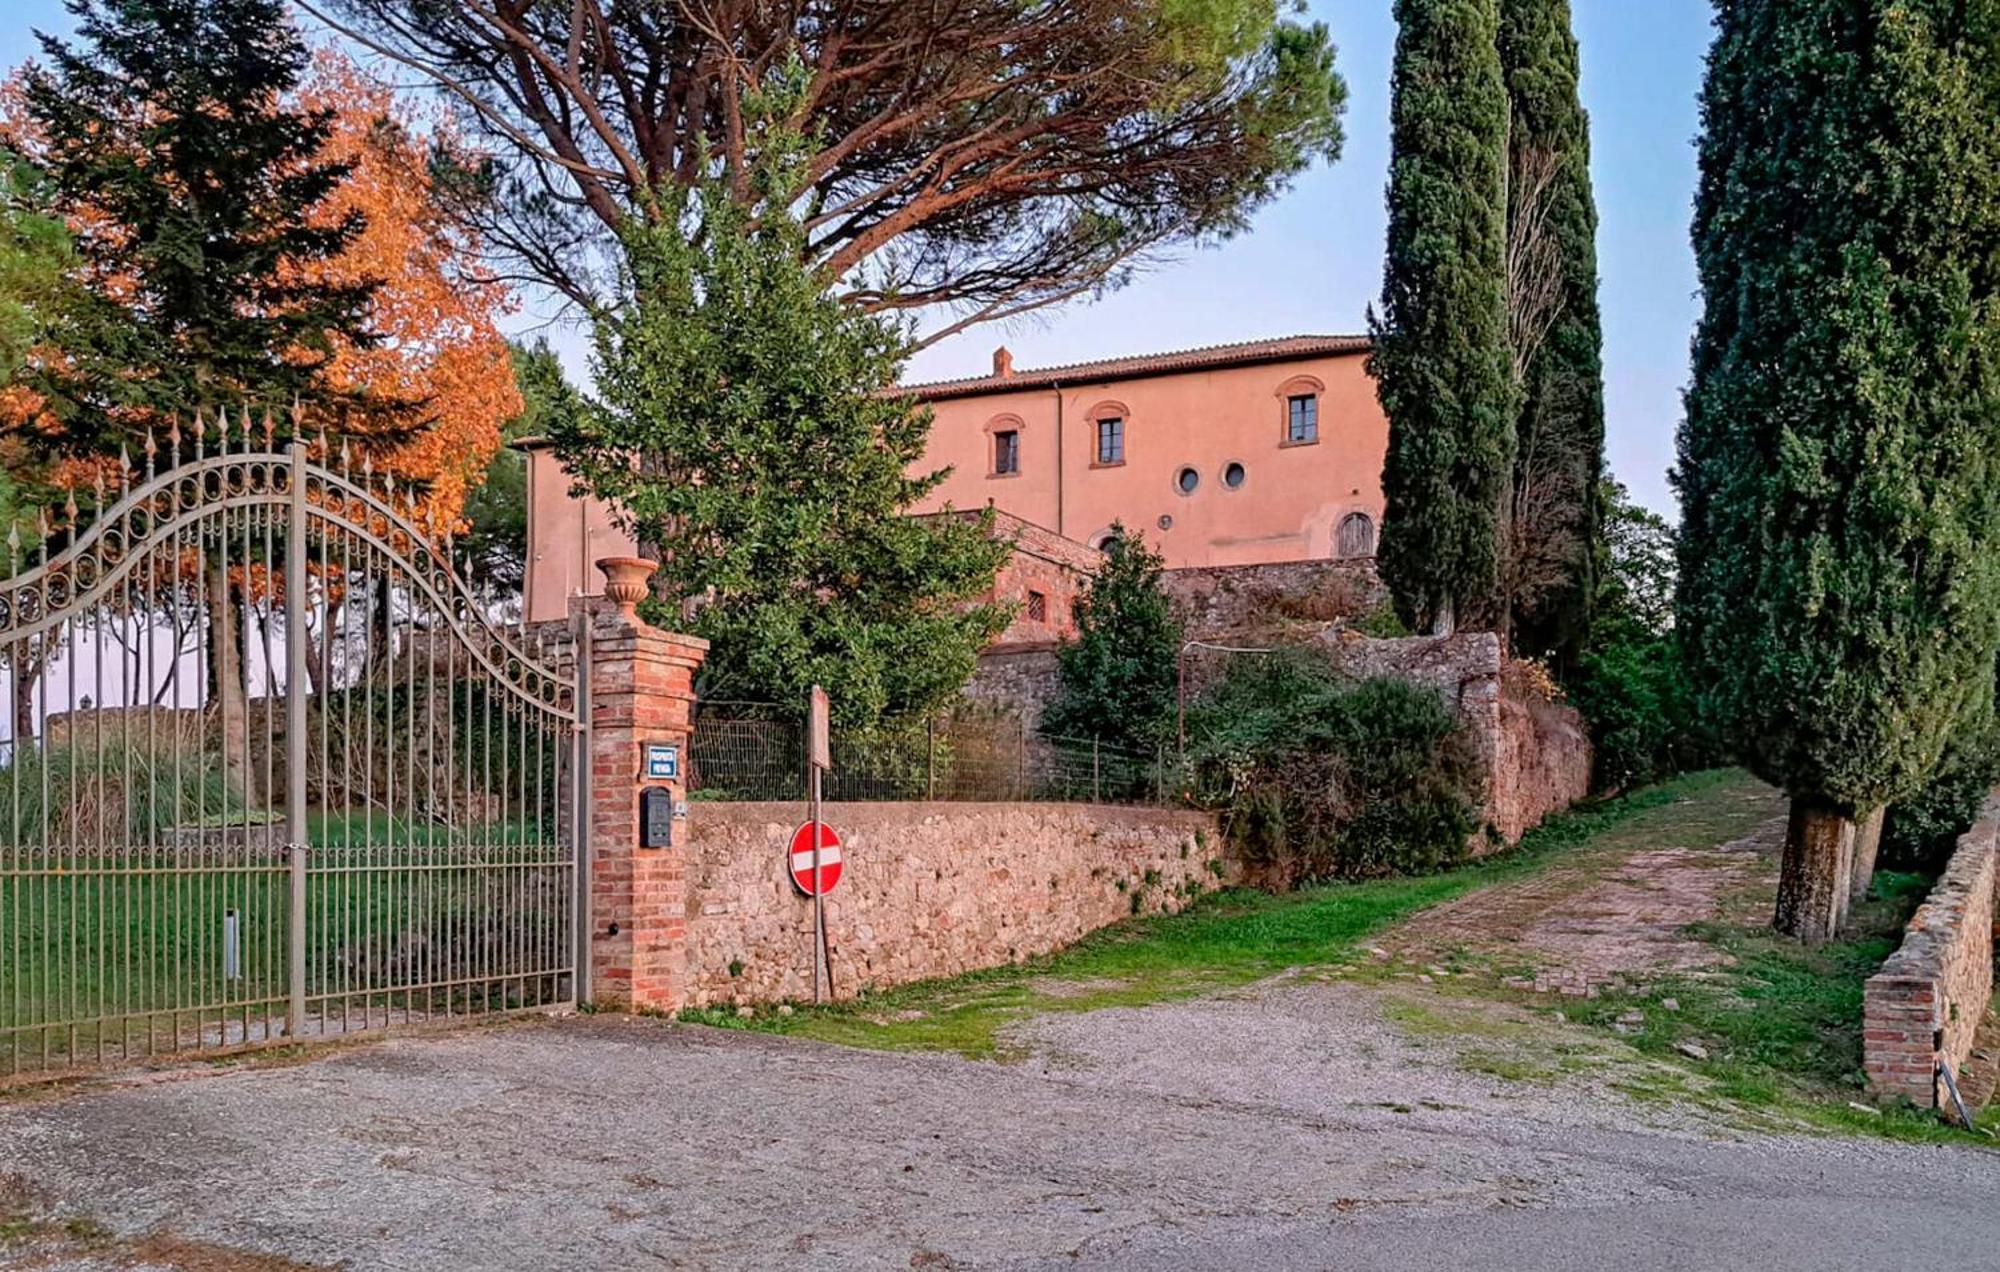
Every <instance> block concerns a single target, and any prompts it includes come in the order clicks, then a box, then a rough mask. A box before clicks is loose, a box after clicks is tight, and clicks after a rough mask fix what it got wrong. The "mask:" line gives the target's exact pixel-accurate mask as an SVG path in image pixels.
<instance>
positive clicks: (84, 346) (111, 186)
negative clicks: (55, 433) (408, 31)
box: [25, 0, 374, 450]
mask: <svg viewBox="0 0 2000 1272" xmlns="http://www.w3.org/2000/svg"><path fill="white" fill-rule="evenodd" d="M69 9H70V12H72V13H73V14H75V15H76V19H77V22H76V32H77V37H78V39H77V43H76V44H75V45H71V44H69V43H66V42H65V41H62V40H59V39H55V38H53V37H50V36H42V37H41V44H42V49H43V53H44V55H45V57H46V58H47V60H48V65H46V66H32V67H30V69H29V71H28V73H27V76H26V84H25V92H26V101H27V108H28V113H29V116H30V118H31V119H32V122H33V125H34V131H35V133H36V134H37V137H36V142H37V144H36V147H35V149H36V156H35V157H36V158H37V159H39V160H40V161H41V163H42V165H43V166H44V168H45V169H46V171H47V172H48V174H49V178H50V181H51V182H52V184H53V186H54V188H55V191H56V196H57V200H58V202H59V203H60V204H61V205H62V206H63V207H64V208H65V209H66V210H68V211H70V212H73V213H80V214H82V220H81V228H80V230H79V232H78V233H77V236H76V250H77V255H78V257H79V258H80V260H81V262H82V264H83V266H84V270H85V273H86V275H87V277H88V278H89V279H90V281H91V284H92V291H93V292H94V294H95V299H96V307H97V310H98V313H97V315H96V318H95V320H94V321H93V322H90V323H88V324H84V325H83V327H82V332H83V335H84V339H83V340H82V342H81V343H80V344H79V345H78V346H77V347H72V348H66V349H65V350H64V352H65V353H66V354H68V355H69V356H70V357H71V358H72V359H74V363H73V366H72V372H73V373H72V374H70V375H68V376H66V377H65V380H64V382H63V383H61V384H60V385H55V386H51V387H54V388H56V389H57V396H58V397H59V398H66V399H68V400H70V401H71V402H73V403H74V404H75V407H76V409H75V413H74V416H73V418H72V419H71V420H70V421H69V427H68V429H67V430H66V436H65V439H64V440H65V443H66V444H67V445H68V446H69V447H70V448H71V449H74V450H91V449H105V448H110V447H115V445H116V441H117V436H116V435H117V432H118V430H119V427H120V421H129V420H132V419H134V418H139V419H143V418H146V417H149V416H157V415H164V414H166V413H168V412H180V413H182V414H183V416H185V414H186V413H187V412H188V411H190V410H191V409H193V408H195V407H199V406H203V405H215V404H220V403H230V402H235V401H239V400H241V399H243V398H245V397H256V398H260V399H262V400H264V401H266V402H272V401H290V400H292V399H294V398H298V399H303V400H305V401H307V402H313V401H317V400H325V398H326V395H325V394H324V393H323V392H322V391H321V389H320V387H319V385H318V382H317V379H316V373H317V371H318V369H319V367H320V366H321V364H323V363H324V362H325V360H326V359H327V358H328V357H330V356H331V351H332V347H331V337H332V335H333V334H335V333H338V334H340V335H343V336H346V337H347V338H348V339H350V340H352V341H354V342H355V343H357V344H365V343H368V341H369V334H370V333H369V330H368V321H367V308H368V302H369V299H370V297H371V295H372V293H373V291H374V285H373V284H372V283H370V284H327V283H323V282H319V281H317V280H316V279H315V278H314V274H313V271H314V269H315V267H316V266H318V265H320V264H322V263H324V262H326V261H328V260H330V259H332V258H333V257H334V256H336V255H338V254H339V253H340V252H341V250H342V249H343V248H345V247H346V246H347V244H348V243H349V242H350V241H351V240H352V239H353V238H354V236H355V235H356V234H358V233H359V232H360V230H361V219H360V217H359V215H352V216H348V217H345V218H341V219H338V220H329V219H328V218H326V217H324V216H316V215H315V213H316V212H317V211H318V209H319V208H320V205H321V203H322V201H323V200H324V199H326V197H327V196H328V195H329V194H331V193H332V192H333V191H334V189H335V187H336V186H337V185H338V184H339V183H340V181H341V180H342V179H343V178H344V177H345V176H346V175H347V172H348V165H345V164H341V163H332V162H324V161H322V160H320V159H319V157H318V156H319V154H320V150H321V148H322V147H323V146H324V145H325V143H326V140H327V137H328V136H329V133H330V131H331V126H332V125H331V113H330V112H325V111H319V112H312V111H299V110H293V109H290V108H288V107H287V106H286V105H285V104H284V99H285V97H286V95H287V94H289V93H290V92H291V91H292V90H293V89H294V88H296V87H297V85H298V82H299V77H300V75H301V74H302V73H303V71H304V69H305V66H306V62H307V59H308V53H307V50H306V48H305V45H304V43H303V42H302V41H301V40H300V38H299V35H298V32H297V31H296V30H294V29H293V27H292V25H291V23H290V22H289V20H288V19H287V18H286V16H285V12H284V7H283V5H282V4H281V3H280V0H70V4H69ZM133 408H137V412H136V415H135V413H134V410H133Z"/></svg>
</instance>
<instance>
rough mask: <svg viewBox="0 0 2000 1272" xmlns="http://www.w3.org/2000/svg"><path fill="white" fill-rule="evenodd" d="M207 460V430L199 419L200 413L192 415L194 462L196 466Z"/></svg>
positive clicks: (197, 411)
mask: <svg viewBox="0 0 2000 1272" xmlns="http://www.w3.org/2000/svg"><path fill="white" fill-rule="evenodd" d="M206 458H208V428H207V424H206V421H204V420H203V419H202V418H201V411H200V410H199V409H197V410H196V411H195V413H194V460H195V462H196V463H197V464H198V463H200V462H201V461H202V460H204V459H206Z"/></svg>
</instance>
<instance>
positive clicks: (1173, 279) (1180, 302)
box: [0, 0, 1710, 511]
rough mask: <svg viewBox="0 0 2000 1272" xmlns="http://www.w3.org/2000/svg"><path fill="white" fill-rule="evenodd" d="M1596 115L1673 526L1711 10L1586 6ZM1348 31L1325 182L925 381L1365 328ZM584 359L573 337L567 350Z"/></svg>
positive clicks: (1375, 58) (1654, 450) (1617, 250)
mask: <svg viewBox="0 0 2000 1272" xmlns="http://www.w3.org/2000/svg"><path fill="white" fill-rule="evenodd" d="M1573 4H1574V6H1575V10H1576V25H1577V38H1578V39H1579V41H1580V42H1581V45H1582V50H1583V95H1584V102H1585V104H1586V105H1587V106H1588V107H1589V109H1590V113H1591V133H1592V142H1593V147H1594V153H1593V155H1592V163H1591V167H1592V172H1593V175H1594V177H1595V179H1596V186H1597V202H1598V209H1599V213H1600V216H1601V218H1602V222H1603V224H1602V229H1601V231H1600V233H1599V236H1598V254H1599V262H1600V270H1601V274H1602V279H1603V290H1602V301H1603V308H1604V342H1605V349H1604V355H1605V373H1606V399H1607V401H1606V406H1607V410H1608V416H1609V434H1610V440H1609V450H1610V459H1611V467H1612V470H1613V472H1614V473H1615V474H1616V475H1617V476H1618V477H1619V478H1620V479H1621V480H1623V481H1624V482H1625V483H1626V485H1628V486H1630V487H1631V488H1632V491H1633V493H1634V494H1635V495H1636V496H1638V497H1639V498H1640V499H1641V500H1642V501H1643V502H1645V503H1648V504H1651V505H1652V506H1654V507H1656V508H1659V509H1661V510H1662V511H1667V510H1670V509H1671V506H1672V496H1671V493H1670V492H1669V490H1668V487H1667V481H1666V470H1667V467H1668V466H1669V465H1670V464H1671V463H1672V461H1673V432H1674V424H1675V422H1676V421H1677V420H1678V419H1679V418H1680V411H1681V405H1680V390H1681V387H1682V386H1683V384H1684V383H1685V382H1686V379H1687V363H1688V357H1687V355H1688V337H1689V335H1690V331H1691V328H1692V324H1693V321H1694V318H1695V313H1696V303H1695V296H1694V292H1695V278H1694V263H1693V259H1692V255H1691V253H1690V251H1689V247H1688V237H1687V227H1688V215H1689V208H1690V203H1691V200H1692V197H1693V190H1694V176H1695V172H1694V152H1693V148H1692V143H1693V139H1694V136H1695V129H1696V123H1697V121H1696V111H1695V94H1696V91H1697V89H1698V88H1699V86H1700V82H1701V69H1702V68H1701V60H1702V54H1703V52H1704V51H1705V50H1706V48H1707V45H1708V39H1709V15H1710V8H1709V5H1708V3H1707V0H1638V2H1636V3H1635V2H1634V0H1573ZM1311 8H1312V11H1313V14H1314V16H1316V17H1318V18H1319V19H1320V20H1322V21H1324V22H1326V23H1327V25H1328V26H1329V27H1331V28H1332V30H1333V33H1334V38H1335V40H1336V41H1337V42H1338V43H1339V45H1340V69H1341V71H1342V73H1343V74H1344V75H1345V76H1346V77H1347V83H1348V87H1349V90H1350V102H1349V108H1348V115H1347V149H1346V154H1345V156H1344V157H1343V158H1342V159H1341V161H1340V162H1339V163H1337V164H1335V165H1333V166H1331V167H1327V168H1321V169H1318V170H1315V171H1313V172H1312V173H1310V174H1308V175H1307V176H1305V177H1304V178H1302V179H1301V180H1300V181H1299V182H1298V184H1297V186H1296V187H1295V188H1294V189H1293V191H1292V192H1291V193H1290V194H1288V195H1286V196H1285V197H1284V198H1283V199H1282V200H1280V201H1279V202H1277V203H1275V204H1273V205H1272V206H1271V207H1269V208H1267V209H1266V210H1265V211H1264V212H1263V214H1262V215H1261V216H1259V217H1258V218H1257V222H1256V224H1255V225H1254V226H1253V227H1252V228H1251V230H1250V232H1249V233H1247V234H1245V235H1242V236H1240V237H1239V238H1237V239H1236V240H1234V241H1232V242H1230V243H1227V244H1224V245H1222V246H1221V247H1218V248H1214V249H1210V250H1208V251H1203V252H1197V253H1193V254H1190V255H1187V256H1184V257H1182V258H1181V259H1179V260H1176V261H1173V262H1169V263H1167V264H1165V265H1162V266H1160V267H1159V268H1157V269H1155V270H1154V271H1153V272H1151V273H1150V274H1148V275H1146V276H1145V277H1142V278H1140V279H1139V280H1137V281H1136V282H1134V283H1133V284H1132V285H1130V286H1128V287H1126V288H1125V289H1123V290H1122V291H1119V292H1116V293H1113V294H1112V295H1110V296H1107V297H1106V298H1104V299H1103V300H1100V301H1098V302H1096V303H1094V304H1074V305H1071V306H1068V307H1066V308H1064V309H1061V310H1057V311H1054V312H1052V313H1045V314H1042V315H1040V316H1037V317H1032V318H1026V319H1022V320H1020V321H1018V322H1015V323H1013V324H1010V325H1007V326H1005V327H995V326H985V327H975V328H973V329H972V330H971V331H968V332H966V333H964V334H962V335H960V336H957V337H955V338H953V339H951V340H948V341H945V342H943V343H942V344H940V345H938V346H936V347H935V348H932V349H930V350H927V351H926V352H924V353H923V354H922V355H920V356H919V357H918V358H917V360H916V362H915V364H914V366H913V367H912V368H911V376H912V377H913V378H918V379H935V378H939V377H942V376H950V375H959V374H967V373H972V372H977V371H980V370H983V369H984V368H985V367H986V366H987V365H988V359H989V357H990V355H991V353H992V349H993V346H994V345H996V344H1000V343H1005V344H1007V345H1008V346H1009V347H1010V348H1012V349H1013V351H1014V354H1015V359H1016V361H1017V363H1018V364H1019V365H1021V366H1037V365H1045V364H1048V363H1056V362H1074V361H1078V360H1080V359H1085V358H1094V357H1100V356H1105V355H1109V354H1121V353H1142V352H1150V351H1154V350H1162V349H1178V348H1184V347H1187V346H1190V345H1202V344H1217V343H1222V342H1226V341H1232V340H1246V339H1254V338H1257V337H1261V336H1276V335H1286V334H1292V333H1296V332H1344V331H1360V330H1362V329H1363V315H1364V313H1365V312H1366V308H1367V305H1368V302H1369V301H1370V300H1371V299H1372V298H1373V297H1374V296H1375V295H1376V293H1377V292H1378V291H1379V290H1380V287H1381V268H1382V265H1381V262H1382V239H1383V211H1382V192H1383V185H1384V183H1385V181H1386V179H1387V173H1388V153H1389V152H1388V135H1389V124H1388V114H1389V61H1390V53H1391V51H1392V49H1393V46H1394V41H1395V25H1394V23H1393V22H1392V21H1391V20H1390V17H1389V0H1313V3H1312V6H1311ZM36 26H39V27H42V28H44V29H53V30H65V29H67V26H68V21H67V15H66V14H65V13H64V11H63V8H62V5H61V4H60V2H59V0H13V3H12V4H10V5H8V6H7V13H6V16H5V17H4V18H0V64H4V65H7V66H12V65H14V64H16V63H18V62H19V61H21V60H22V59H23V58H24V57H26V56H28V55H29V54H30V53H31V52H32V51H33V44H32V40H31V37H30V35H29V28H31V27H36ZM553 334H554V338H555V341H556V343H557V344H558V345H559V346H561V347H562V348H563V349H564V352H565V354H566V355H567V356H571V357H572V358H573V357H574V356H575V354H576V353H577V350H578V349H579V348H580V342H579V341H578V340H577V339H576V338H575V336H574V334H573V333H570V334H563V333H553Z"/></svg>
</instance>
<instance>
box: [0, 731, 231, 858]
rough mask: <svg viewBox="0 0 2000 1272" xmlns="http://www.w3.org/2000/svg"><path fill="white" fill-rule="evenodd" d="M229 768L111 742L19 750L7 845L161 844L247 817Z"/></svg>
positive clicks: (8, 783) (11, 767)
mask: <svg viewBox="0 0 2000 1272" xmlns="http://www.w3.org/2000/svg"><path fill="white" fill-rule="evenodd" d="M244 807H245V805H244V801H243V796H242V793H241V792H240V791H239V790H237V789H236V787H235V786H234V785H233V784H231V783H230V781H229V780H228V779H227V777H226V776H225V775H224V773H223V769H222V762H221V760H220V759H219V758H217V757H215V756H212V755H205V754H201V753H198V752H197V753H192V754H185V755H180V756H171V755H156V754H149V753H147V752H146V751H145V750H144V749H141V748H134V747H121V746H117V745H113V744H110V743H108V742H107V744H106V745H104V746H103V747H101V748H100V747H95V746H91V745H89V744H86V743H72V744H69V745H55V746H46V745H45V746H28V745H23V746H20V747H18V748H17V749H16V750H15V752H14V754H13V757H12V759H11V760H10V761H9V763H8V764H7V765H6V766H5V767H4V768H0V842H8V843H15V844H19V845H21V846H23V847H29V846H35V847H55V846H64V845H67V846H72V847H77V846H85V845H90V844H96V843H100V842H101V843H104V844H106V845H108V846H110V847H112V848H122V847H124V846H125V844H126V843H130V844H133V845H156V844H159V843H161V842H163V841H164V839H165V834H164V832H166V831H168V830H171V829H173V828H175V827H177V826H196V825H203V824H212V823H217V822H221V821H223V820H225V819H228V818H232V817H235V816H238V815H240V814H242V813H243V811H244Z"/></svg>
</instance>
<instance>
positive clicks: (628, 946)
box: [571, 597, 708, 1011]
mask: <svg viewBox="0 0 2000 1272" xmlns="http://www.w3.org/2000/svg"><path fill="white" fill-rule="evenodd" d="M571 606H572V613H577V612H578V611H586V612H585V613H583V614H582V615H581V616H580V619H579V621H583V622H595V623H597V626H596V628H595V629H594V630H593V631H592V633H591V636H590V640H589V645H588V648H589V651H590V667H589V670H588V673H587V674H588V676H589V680H588V682H587V683H588V685H589V699H590V727H589V730H588V734H589V739H590V755H589V764H590V779H589V796H590V810H589V823H588V825H589V832H590V855H589V861H590V870H589V887H590V893H591V895H590V897H589V898H588V899H587V902H586V903H585V904H586V907H587V908H586V909H585V910H584V913H585V914H587V915H588V917H589V921H590V924H591V928H590V931H589V932H588V933H587V934H586V935H585V936H584V938H583V939H584V940H585V941H586V942H587V943H588V949H589V960H588V963H589V966H588V968H587V970H583V971H580V973H579V980H580V981H583V982H585V983H588V984H589V985H590V988H591V1000H592V1001H593V1002H596V1003H599V1004H602V1005H604V1006H609V1007H614V1008H620V1009H626V1010H630V1009H634V1008H647V1009H651V1010H655V1011H675V1010H678V1009H679V1008H680V1007H682V1006H684V1005H685V1004H686V1002H687V999H688V994H689V990H690V983H689V982H690V975H689V974H690V971H691V969H690V968H689V966H688V947H687V861H688V856H689V849H690V840H691V830H690V827H689V824H688V823H687V822H684V821H680V820H678V819H670V820H671V823H672V841H673V842H672V843H671V845H669V846H667V847H641V846H640V843H639V836H640V824H639V801H640V796H641V793H642V792H643V791H644V790H645V788H646V787H647V786H648V785H663V786H666V787H667V790H668V797H669V798H670V799H671V800H673V802H674V803H675V804H676V805H678V804H679V803H680V802H681V799H682V798H683V796H684V795H685V791H686V787H685V786H684V785H682V782H683V781H684V780H685V775H686V765H685V762H686V759H687V757H688V743H689V742H690V740H691V738H692V721H693V709H694V675H695V672H696V670H697V669H699V668H700V666H701V664H702V661H703V659H704V658H705V657H706V655H707V651H708V642H707V641H703V640H697V639H696V638H694V637H692V636H681V635H677V634H675V633H672V632H663V631H661V630H659V629H658V628H655V627H651V626H649V625H647V624H646V623H644V622H642V621H640V620H639V619H637V618H636V617H633V616H631V615H629V614H625V613H620V614H617V615H615V616H612V615H606V614H595V615H592V614H589V613H587V611H588V609H589V607H590V599H589V598H585V597H576V598H573V599H572V601H571ZM607 620H609V621H607ZM652 746H671V747H678V748H679V752H680V757H681V760H682V762H683V763H682V769H681V776H680V777H678V778H673V777H669V778H651V779H649V778H648V777H647V773H646V769H647V751H648V748H649V747H652Z"/></svg>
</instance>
